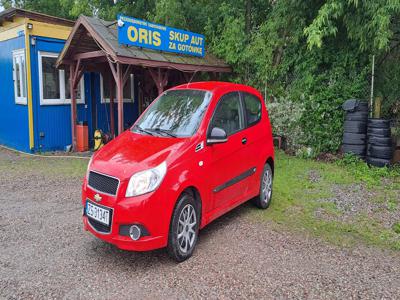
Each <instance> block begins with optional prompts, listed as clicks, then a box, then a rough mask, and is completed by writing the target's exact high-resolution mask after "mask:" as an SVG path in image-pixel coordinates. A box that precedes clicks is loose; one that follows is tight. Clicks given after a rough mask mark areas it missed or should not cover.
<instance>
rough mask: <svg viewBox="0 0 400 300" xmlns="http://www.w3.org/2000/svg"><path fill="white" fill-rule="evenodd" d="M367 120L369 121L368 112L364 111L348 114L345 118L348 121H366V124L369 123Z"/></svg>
mask: <svg viewBox="0 0 400 300" xmlns="http://www.w3.org/2000/svg"><path fill="white" fill-rule="evenodd" d="M367 119H368V112H364V111H355V112H348V113H347V114H346V117H345V120H346V121H364V122H367Z"/></svg>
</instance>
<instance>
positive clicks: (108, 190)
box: [88, 171, 119, 196]
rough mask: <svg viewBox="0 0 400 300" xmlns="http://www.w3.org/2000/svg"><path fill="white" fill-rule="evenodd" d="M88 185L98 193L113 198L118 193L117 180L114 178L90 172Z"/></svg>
mask: <svg viewBox="0 0 400 300" xmlns="http://www.w3.org/2000/svg"><path fill="white" fill-rule="evenodd" d="M88 184H89V186H90V187H91V188H93V189H95V190H96V191H98V192H101V193H105V194H109V195H113V196H115V195H116V194H117V191H118V185H119V180H118V179H117V178H114V177H110V176H107V175H103V174H99V173H96V172H93V171H90V173H89V180H88Z"/></svg>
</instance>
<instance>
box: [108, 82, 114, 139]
mask: <svg viewBox="0 0 400 300" xmlns="http://www.w3.org/2000/svg"><path fill="white" fill-rule="evenodd" d="M108 84H109V89H110V123H111V124H110V131H111V137H112V138H114V137H115V122H114V86H115V81H114V80H113V78H112V76H108Z"/></svg>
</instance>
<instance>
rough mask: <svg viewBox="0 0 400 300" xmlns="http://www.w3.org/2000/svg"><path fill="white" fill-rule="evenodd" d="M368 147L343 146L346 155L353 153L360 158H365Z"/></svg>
mask: <svg viewBox="0 0 400 300" xmlns="http://www.w3.org/2000/svg"><path fill="white" fill-rule="evenodd" d="M366 150H367V147H366V145H348V144H343V152H344V153H353V154H356V155H359V156H365V153H366Z"/></svg>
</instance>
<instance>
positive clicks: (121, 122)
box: [116, 62, 124, 134]
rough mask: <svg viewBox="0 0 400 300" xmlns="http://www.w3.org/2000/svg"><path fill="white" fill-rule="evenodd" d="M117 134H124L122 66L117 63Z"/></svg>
mask: <svg viewBox="0 0 400 300" xmlns="http://www.w3.org/2000/svg"><path fill="white" fill-rule="evenodd" d="M116 83H117V101H118V134H121V133H122V132H124V82H123V75H122V66H121V64H120V63H118V62H117V82H116Z"/></svg>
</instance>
